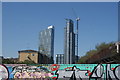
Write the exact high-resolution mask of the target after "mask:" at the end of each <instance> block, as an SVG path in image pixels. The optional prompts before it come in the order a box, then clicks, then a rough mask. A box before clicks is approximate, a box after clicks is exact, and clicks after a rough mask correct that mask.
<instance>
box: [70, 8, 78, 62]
mask: <svg viewBox="0 0 120 80" xmlns="http://www.w3.org/2000/svg"><path fill="white" fill-rule="evenodd" d="M72 10H73V13H74V16H75V18H76V54H77V61H76V62H78V59H79V58H78V26H79V25H78V23H79V21H80V18H79V17H77V15H76V13H75V11H74V9H73V8H72Z"/></svg>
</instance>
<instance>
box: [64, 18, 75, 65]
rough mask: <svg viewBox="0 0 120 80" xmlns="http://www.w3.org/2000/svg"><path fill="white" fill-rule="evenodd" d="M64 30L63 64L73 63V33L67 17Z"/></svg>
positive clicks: (71, 24)
mask: <svg viewBox="0 0 120 80" xmlns="http://www.w3.org/2000/svg"><path fill="white" fill-rule="evenodd" d="M64 31H65V32H64V35H65V36H64V64H73V63H75V33H74V26H73V21H72V20H71V19H67V22H66V27H65V28H64Z"/></svg>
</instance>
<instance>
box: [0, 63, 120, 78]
mask: <svg viewBox="0 0 120 80" xmlns="http://www.w3.org/2000/svg"><path fill="white" fill-rule="evenodd" d="M0 71H2V72H0V78H5V79H8V78H9V79H12V78H15V79H23V78H29V79H31V78H39V79H44V80H55V79H56V80H85V79H86V80H89V79H92V80H98V79H104V80H109V79H110V80H120V64H60V65H59V64H36V65H25V64H24V65H22V64H6V66H4V65H0ZM3 72H4V73H3Z"/></svg>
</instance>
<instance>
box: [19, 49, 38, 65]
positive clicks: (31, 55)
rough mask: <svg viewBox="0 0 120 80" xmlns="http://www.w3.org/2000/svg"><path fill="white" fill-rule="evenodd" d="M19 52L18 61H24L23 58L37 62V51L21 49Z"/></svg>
mask: <svg viewBox="0 0 120 80" xmlns="http://www.w3.org/2000/svg"><path fill="white" fill-rule="evenodd" d="M18 53H19V62H24V61H25V60H29V61H34V62H35V63H39V59H38V58H39V53H38V51H35V50H21V51H18Z"/></svg>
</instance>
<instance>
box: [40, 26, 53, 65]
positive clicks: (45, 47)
mask: <svg viewBox="0 0 120 80" xmlns="http://www.w3.org/2000/svg"><path fill="white" fill-rule="evenodd" d="M39 52H40V53H41V54H43V55H46V56H47V57H48V58H49V59H51V60H52V61H48V62H50V63H52V64H53V63H54V62H53V60H54V59H53V58H54V26H49V27H48V29H46V30H43V31H41V32H40V45H39Z"/></svg>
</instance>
